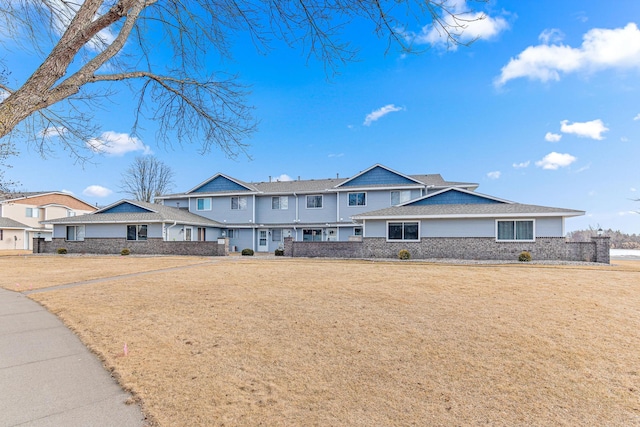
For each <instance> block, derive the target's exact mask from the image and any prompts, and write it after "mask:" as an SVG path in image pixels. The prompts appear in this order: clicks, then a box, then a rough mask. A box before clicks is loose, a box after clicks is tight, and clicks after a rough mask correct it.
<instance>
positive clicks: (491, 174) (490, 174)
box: [487, 171, 502, 179]
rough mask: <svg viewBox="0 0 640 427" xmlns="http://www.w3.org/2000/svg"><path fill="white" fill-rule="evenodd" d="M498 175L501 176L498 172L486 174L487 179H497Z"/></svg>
mask: <svg viewBox="0 0 640 427" xmlns="http://www.w3.org/2000/svg"><path fill="white" fill-rule="evenodd" d="M500 175H502V173H501V172H500V171H493V172H489V173H487V176H488V177H489V179H498V178H500Z"/></svg>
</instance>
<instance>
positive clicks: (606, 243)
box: [591, 236, 611, 264]
mask: <svg viewBox="0 0 640 427" xmlns="http://www.w3.org/2000/svg"><path fill="white" fill-rule="evenodd" d="M610 240H611V238H610V237H608V236H593V237H591V241H592V242H593V243H595V244H596V259H595V262H601V263H603V264H610V263H611V256H610V255H609V248H610V246H611V245H610Z"/></svg>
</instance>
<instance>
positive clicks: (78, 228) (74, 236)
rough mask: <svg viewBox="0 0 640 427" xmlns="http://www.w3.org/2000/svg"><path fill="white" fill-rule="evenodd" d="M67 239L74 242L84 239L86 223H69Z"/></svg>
mask: <svg viewBox="0 0 640 427" xmlns="http://www.w3.org/2000/svg"><path fill="white" fill-rule="evenodd" d="M67 240H68V241H72V242H82V241H84V225H67Z"/></svg>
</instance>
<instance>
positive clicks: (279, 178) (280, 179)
mask: <svg viewBox="0 0 640 427" xmlns="http://www.w3.org/2000/svg"><path fill="white" fill-rule="evenodd" d="M273 180H274V181H276V182H284V181H293V179H292V178H291V177H290V176H289V175H287V174H286V173H283V174H282V175H280V176H274V177H273Z"/></svg>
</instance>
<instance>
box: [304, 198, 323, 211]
mask: <svg viewBox="0 0 640 427" xmlns="http://www.w3.org/2000/svg"><path fill="white" fill-rule="evenodd" d="M320 208H322V196H321V195H320V196H307V209H320Z"/></svg>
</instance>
